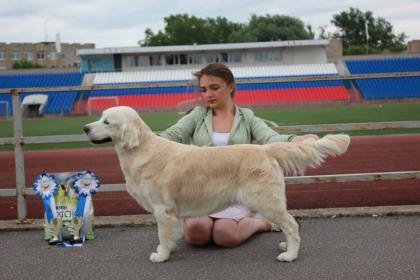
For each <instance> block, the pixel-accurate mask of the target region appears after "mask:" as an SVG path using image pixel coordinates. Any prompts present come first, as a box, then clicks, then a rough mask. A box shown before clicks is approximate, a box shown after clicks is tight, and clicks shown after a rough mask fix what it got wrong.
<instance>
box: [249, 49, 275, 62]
mask: <svg viewBox="0 0 420 280" xmlns="http://www.w3.org/2000/svg"><path fill="white" fill-rule="evenodd" d="M280 60H281V53H280V51H260V52H255V62H270V61H280Z"/></svg>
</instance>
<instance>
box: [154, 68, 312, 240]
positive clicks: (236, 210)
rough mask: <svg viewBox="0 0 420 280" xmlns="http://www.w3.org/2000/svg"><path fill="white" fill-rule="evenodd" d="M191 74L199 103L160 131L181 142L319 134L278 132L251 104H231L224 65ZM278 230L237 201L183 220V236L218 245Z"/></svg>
mask: <svg viewBox="0 0 420 280" xmlns="http://www.w3.org/2000/svg"><path fill="white" fill-rule="evenodd" d="M194 76H196V77H197V79H198V83H199V87H200V90H201V93H202V97H203V101H204V106H198V107H196V108H194V109H193V110H192V111H191V112H190V113H189V114H187V115H185V116H184V117H183V118H181V119H180V120H179V121H178V122H177V123H176V124H175V125H173V126H171V127H170V128H168V129H167V130H166V131H164V132H163V133H162V134H161V136H162V137H165V138H167V139H169V140H172V141H176V142H180V143H189V142H191V143H192V144H194V145H198V146H224V145H233V144H250V143H252V142H253V141H257V142H258V143H260V144H266V143H270V142H281V141H283V142H286V141H291V142H298V141H303V140H306V139H318V136H316V135H312V134H308V135H303V136H295V135H279V134H278V133H277V132H275V131H274V130H272V129H271V128H269V127H268V126H267V125H266V124H265V123H264V121H262V120H261V119H259V118H257V117H256V116H255V115H254V113H253V112H252V111H251V110H250V109H246V108H241V107H238V106H236V105H235V103H234V97H235V93H236V85H235V79H234V76H233V74H232V72H231V71H230V69H229V68H228V67H227V66H226V65H224V64H221V63H212V64H209V65H207V66H206V67H204V68H203V69H201V70H200V71H198V72H197V73H195V74H194ZM203 160H205V159H203ZM214 164H217V162H215V163H214ZM277 230H278V227H277V226H276V225H275V224H272V223H270V222H268V221H267V220H265V219H264V218H263V217H258V214H257V215H256V216H252V215H251V213H250V210H249V209H247V208H245V207H243V206H241V205H234V206H231V207H228V208H227V209H225V210H223V211H221V212H218V213H213V214H211V215H209V216H207V217H198V218H190V219H186V220H185V222H184V235H185V240H186V241H187V242H188V243H190V244H192V245H195V246H204V245H207V244H208V243H210V242H212V241H213V242H214V243H215V244H216V245H219V246H223V247H235V246H237V245H239V244H241V243H242V242H244V241H245V240H247V239H248V238H250V237H251V236H252V235H254V234H255V233H257V232H267V231H277Z"/></svg>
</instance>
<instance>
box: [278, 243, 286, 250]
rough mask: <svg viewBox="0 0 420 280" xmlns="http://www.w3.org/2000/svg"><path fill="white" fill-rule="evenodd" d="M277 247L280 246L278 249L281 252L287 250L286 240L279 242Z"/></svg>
mask: <svg viewBox="0 0 420 280" xmlns="http://www.w3.org/2000/svg"><path fill="white" fill-rule="evenodd" d="M279 248H280V251H283V252H285V251H287V243H286V242H280V243H279Z"/></svg>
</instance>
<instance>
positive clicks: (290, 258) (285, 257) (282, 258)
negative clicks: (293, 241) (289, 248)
mask: <svg viewBox="0 0 420 280" xmlns="http://www.w3.org/2000/svg"><path fill="white" fill-rule="evenodd" d="M296 258H297V257H294V256H292V255H291V254H289V253H287V252H284V253H281V254H280V255H278V256H277V260H278V261H281V262H292V261H294V260H295V259H296Z"/></svg>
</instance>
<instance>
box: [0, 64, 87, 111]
mask: <svg viewBox="0 0 420 280" xmlns="http://www.w3.org/2000/svg"><path fill="white" fill-rule="evenodd" d="M83 76H84V74H82V73H78V72H77V73H48V74H16V75H0V88H3V89H4V88H37V87H64V86H80V85H81V84H82V81H83ZM28 94H29V93H23V94H22V95H21V99H23V98H24V97H25V96H26V95H28ZM43 94H46V95H48V102H47V105H46V107H45V108H44V113H68V112H70V111H71V110H72V108H73V105H74V103H75V101H76V97H77V96H78V95H79V93H78V92H48V93H43ZM0 101H7V102H8V103H9V104H10V106H9V111H10V112H9V114H10V113H11V110H12V105H11V96H10V95H0ZM0 114H2V112H0ZM3 114H4V113H3Z"/></svg>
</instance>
